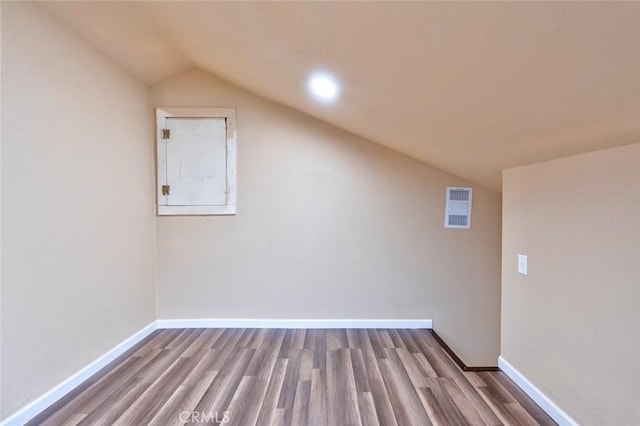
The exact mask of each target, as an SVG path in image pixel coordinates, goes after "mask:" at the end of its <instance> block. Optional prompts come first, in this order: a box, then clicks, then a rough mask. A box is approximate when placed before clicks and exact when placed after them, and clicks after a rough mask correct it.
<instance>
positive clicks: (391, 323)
mask: <svg viewBox="0 0 640 426" xmlns="http://www.w3.org/2000/svg"><path fill="white" fill-rule="evenodd" d="M156 323H157V326H158V328H318V329H320V328H428V329H430V328H432V322H431V320H425V319H423V320H372V319H300V320H295V319H164V320H158V321H157V322H156Z"/></svg>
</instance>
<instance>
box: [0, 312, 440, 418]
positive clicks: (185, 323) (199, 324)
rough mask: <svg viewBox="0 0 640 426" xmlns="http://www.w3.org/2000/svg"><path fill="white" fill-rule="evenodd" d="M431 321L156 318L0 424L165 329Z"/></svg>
mask: <svg viewBox="0 0 640 426" xmlns="http://www.w3.org/2000/svg"><path fill="white" fill-rule="evenodd" d="M431 326H432V322H431V320H425V319H423V320H363V319H346V320H341V319H340V320H289V319H285V320H277V319H267V320H261V319H173V320H156V321H154V322H152V323H151V324H149V325H148V326H146V327H145V328H143V329H142V330H140V331H138V332H137V333H135V334H134V335H133V336H131V337H129V338H127V339H126V340H124V341H123V342H122V343H120V344H118V345H117V346H116V347H114V348H113V349H111V350H109V351H108V352H107V353H105V354H104V355H102V356H101V357H100V358H98V359H96V360H95V361H93V362H92V363H91V364H89V365H87V366H86V367H84V368H83V369H81V370H80V371H78V372H77V373H75V374H74V375H73V376H71V377H69V378H68V379H66V380H65V381H63V382H62V383H60V384H59V385H58V386H56V387H54V388H53V389H51V390H49V391H48V392H47V393H45V394H43V395H42V396H40V397H39V398H37V399H36V400H34V401H33V402H31V403H29V404H27V405H25V406H24V407H22V408H21V409H20V410H18V411H16V412H15V413H13V414H12V415H10V416H9V417H7V418H6V419H4V420H2V421H0V426H22V425H24V424H25V423H26V422H28V421H29V420H31V419H33V418H34V417H36V416H37V415H38V414H40V413H41V412H43V411H44V410H46V409H47V408H49V407H50V406H51V405H52V404H54V403H55V402H56V401H58V400H59V399H60V398H62V397H64V396H65V395H66V394H67V393H69V392H71V391H72V390H73V389H74V388H76V387H77V386H79V385H81V384H82V383H83V382H84V381H85V380H87V379H88V378H90V377H91V376H93V375H94V374H95V373H97V372H98V371H100V370H101V369H102V368H104V367H105V366H106V365H107V364H109V363H110V362H111V361H113V360H114V359H116V358H118V357H119V356H120V355H122V354H123V353H125V352H126V351H127V350H129V349H131V348H132V347H133V346H134V345H135V344H136V343H138V342H140V341H141V340H142V339H144V338H145V337H147V336H148V335H150V334H151V333H153V332H154V331H155V330H157V329H164V328H317V329H321V328H324V329H326V328H383V329H384V328H413V329H430V328H432V327H431Z"/></svg>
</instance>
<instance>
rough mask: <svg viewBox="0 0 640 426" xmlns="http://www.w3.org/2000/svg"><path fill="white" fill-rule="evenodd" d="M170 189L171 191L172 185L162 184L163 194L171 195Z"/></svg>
mask: <svg viewBox="0 0 640 426" xmlns="http://www.w3.org/2000/svg"><path fill="white" fill-rule="evenodd" d="M169 191H171V186H169V185H162V195H169Z"/></svg>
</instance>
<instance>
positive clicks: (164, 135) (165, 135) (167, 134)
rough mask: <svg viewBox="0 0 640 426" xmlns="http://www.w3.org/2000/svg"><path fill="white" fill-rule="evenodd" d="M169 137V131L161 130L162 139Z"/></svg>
mask: <svg viewBox="0 0 640 426" xmlns="http://www.w3.org/2000/svg"><path fill="white" fill-rule="evenodd" d="M170 137H171V130H170V129H162V139H169V138H170Z"/></svg>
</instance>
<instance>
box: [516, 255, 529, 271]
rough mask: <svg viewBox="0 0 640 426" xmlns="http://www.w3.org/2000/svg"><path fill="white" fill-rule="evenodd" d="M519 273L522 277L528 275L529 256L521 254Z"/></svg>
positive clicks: (519, 256)
mask: <svg viewBox="0 0 640 426" xmlns="http://www.w3.org/2000/svg"><path fill="white" fill-rule="evenodd" d="M518 272H520V273H521V274H522V275H527V255H526V254H519V255H518Z"/></svg>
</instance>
